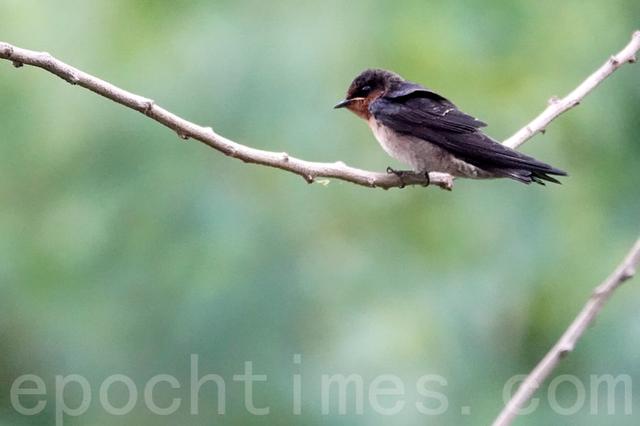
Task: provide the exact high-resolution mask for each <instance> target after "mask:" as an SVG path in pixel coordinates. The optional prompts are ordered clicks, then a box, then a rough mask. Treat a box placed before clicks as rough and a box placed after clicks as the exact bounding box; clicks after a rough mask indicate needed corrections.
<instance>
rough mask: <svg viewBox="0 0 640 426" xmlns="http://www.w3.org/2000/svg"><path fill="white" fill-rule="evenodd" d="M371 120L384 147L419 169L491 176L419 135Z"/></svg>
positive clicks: (461, 174)
mask: <svg viewBox="0 0 640 426" xmlns="http://www.w3.org/2000/svg"><path fill="white" fill-rule="evenodd" d="M368 123H369V127H370V128H371V131H372V132H373V135H374V136H375V137H376V139H377V140H378V142H379V143H380V146H382V149H384V150H385V152H386V153H387V154H389V155H390V156H391V157H393V158H395V159H396V160H398V161H400V162H401V163H404V164H406V165H408V166H410V167H411V168H412V169H413V170H414V171H416V172H444V173H449V174H452V175H454V176H462V177H471V178H479V177H488V176H485V174H486V173H485V172H484V171H483V170H481V169H479V168H477V167H475V166H474V165H472V164H469V163H467V162H465V161H462V160H459V159H457V158H455V157H454V156H453V155H451V154H450V153H449V152H447V151H445V150H444V149H442V148H440V147H438V146H437V145H435V144H432V143H430V142H427V141H425V140H423V139H420V138H416V137H412V136H406V135H401V134H398V133H396V132H394V131H393V130H391V129H389V128H388V127H386V126H381V125H378V123H377V122H376V121H375V120H374V119H373V117H372V118H370V119H369V121H368Z"/></svg>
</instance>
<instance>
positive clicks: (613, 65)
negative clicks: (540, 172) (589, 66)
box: [503, 31, 640, 148]
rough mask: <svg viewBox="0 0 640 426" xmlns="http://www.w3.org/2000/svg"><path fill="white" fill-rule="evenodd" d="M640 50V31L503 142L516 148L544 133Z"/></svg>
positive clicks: (631, 59) (634, 59)
mask: <svg viewBox="0 0 640 426" xmlns="http://www.w3.org/2000/svg"><path fill="white" fill-rule="evenodd" d="M638 50H640V31H636V32H634V33H633V35H632V36H631V41H630V42H629V44H627V45H626V46H625V47H624V49H622V50H621V51H620V52H618V53H616V54H615V55H613V56H612V57H610V58H609V59H608V60H607V62H605V63H604V64H603V65H602V66H601V67H600V68H598V69H597V70H596V72H594V73H593V74H591V75H590V76H589V77H587V79H586V80H585V81H583V82H582V83H581V84H580V85H579V86H578V87H576V88H575V89H573V91H572V92H571V93H569V94H568V95H567V96H565V97H564V98H562V99H558V98H556V97H553V98H551V99H549V106H548V107H547V108H546V109H545V110H544V111H542V113H540V115H538V116H537V117H536V118H534V119H533V121H531V122H530V123H529V124H527V125H526V126H524V127H523V128H522V129H520V130H518V131H517V132H516V133H515V134H514V135H513V136H511V137H510V138H509V139H507V140H506V141H504V142H503V143H504V144H505V145H506V146H508V147H509V148H517V147H519V146H520V145H522V144H523V143H525V142H526V141H527V140H529V139H531V138H532V137H533V136H535V135H536V134H537V133H544V131H545V129H546V128H547V126H548V125H549V123H551V122H552V121H553V120H554V119H555V118H557V117H558V116H559V115H560V114H562V113H563V112H565V111H567V110H569V109H571V108H573V107H575V106H578V105H579V104H580V102H581V101H582V99H583V98H584V97H585V96H587V94H589V92H591V91H592V90H593V89H595V88H596V87H597V86H598V85H599V84H600V83H602V81H603V80H604V79H605V78H607V77H609V76H610V75H611V74H612V73H613V72H614V71H615V70H617V69H618V68H620V67H621V66H622V65H624V64H627V63H634V62H635V61H636V53H637V52H638Z"/></svg>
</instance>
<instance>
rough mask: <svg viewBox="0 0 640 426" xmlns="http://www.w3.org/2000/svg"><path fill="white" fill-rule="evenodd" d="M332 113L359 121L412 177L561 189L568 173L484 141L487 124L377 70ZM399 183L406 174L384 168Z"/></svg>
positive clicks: (357, 83) (352, 88) (355, 82)
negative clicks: (436, 175) (345, 113)
mask: <svg viewBox="0 0 640 426" xmlns="http://www.w3.org/2000/svg"><path fill="white" fill-rule="evenodd" d="M334 108H347V109H348V110H350V111H351V112H353V113H355V114H356V115H357V116H358V117H360V118H362V119H364V120H365V121H366V122H367V123H368V124H369V127H370V128H371V131H372V132H373V135H374V136H375V138H376V139H377V140H378V142H379V143H380V145H381V146H382V148H383V149H384V151H385V152H386V153H387V154H389V155H390V156H391V157H393V158H395V159H396V160H398V161H400V162H401V163H404V164H406V165H409V166H410V167H411V168H412V169H413V170H412V171H413V172H417V173H424V174H425V176H427V178H428V176H429V174H428V173H429V172H444V173H449V174H451V175H453V176H456V177H464V178H472V179H491V178H511V179H514V180H516V181H519V182H522V183H525V184H530V183H532V182H535V183H538V184H541V185H544V184H545V181H547V182H553V183H560V182H559V181H558V180H557V179H555V178H553V177H552V175H555V176H566V175H567V173H566V172H564V171H562V170H560V169H557V168H555V167H552V166H550V165H549V164H546V163H543V162H541V161H538V160H536V159H535V158H532V157H529V156H527V155H524V154H522V153H520V152H518V151H515V150H513V149H511V148H508V147H506V146H504V145H502V144H501V143H499V142H497V141H495V140H494V139H492V138H490V137H489V136H487V135H485V134H484V133H483V132H482V131H481V130H480V129H481V128H482V127H485V126H486V123H484V122H482V121H480V120H478V119H477V118H474V117H472V116H470V115H467V114H465V113H464V112H462V111H460V110H459V109H458V108H457V107H456V106H455V105H454V104H453V103H452V102H451V101H450V100H448V99H447V98H445V97H443V96H442V95H439V94H438V93H436V92H434V91H433V90H430V89H427V88H426V87H423V86H421V85H419V84H417V83H413V82H410V81H407V80H405V79H404V78H402V77H400V76H399V75H398V74H396V73H394V72H391V71H387V70H382V69H368V70H365V71H363V72H362V73H360V75H358V76H357V77H356V78H355V79H354V80H353V82H352V83H351V85H350V86H349V89H348V91H347V96H346V98H345V99H344V100H342V101H340V102H339V103H338V104H337V105H335V107H334ZM387 171H388V172H389V173H394V174H396V175H398V177H400V178H401V179H402V174H403V173H406V172H407V171H400V170H394V169H392V168H390V167H389V168H387Z"/></svg>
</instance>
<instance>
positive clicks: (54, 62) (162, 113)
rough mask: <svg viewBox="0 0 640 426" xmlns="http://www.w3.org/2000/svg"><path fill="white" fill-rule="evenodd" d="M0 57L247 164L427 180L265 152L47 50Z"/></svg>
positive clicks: (7, 49)
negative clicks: (42, 71) (35, 69)
mask: <svg viewBox="0 0 640 426" xmlns="http://www.w3.org/2000/svg"><path fill="white" fill-rule="evenodd" d="M0 58H3V59H7V60H10V61H12V62H13V64H14V65H15V66H16V67H21V66H22V65H23V64H27V65H33V66H35V67H39V68H42V69H45V70H47V71H49V72H51V73H53V74H55V75H57V76H58V77H60V78H62V79H63V80H65V81H67V82H69V83H71V84H73V85H78V86H81V87H84V88H85V89H89V90H91V91H92V92H95V93H97V94H99V95H101V96H104V97H105V98H107V99H111V100H112V101H114V102H117V103H119V104H122V105H124V106H126V107H129V108H131V109H134V110H136V111H139V112H141V113H143V114H145V115H146V116H148V117H150V118H152V119H153V120H155V121H157V122H159V123H161V124H163V125H165V126H167V127H169V128H170V129H172V130H173V131H175V132H176V133H177V134H178V136H179V137H181V138H182V139H189V138H193V139H196V140H198V141H200V142H202V143H204V144H205V145H208V146H210V147H211V148H214V149H216V150H218V151H220V152H222V153H223V154H225V155H228V156H229V157H233V158H238V159H240V160H242V161H244V162H245V163H254V164H261V165H264V166H269V167H275V168H278V169H282V170H286V171H289V172H292V173H295V174H297V175H299V176H302V177H303V178H304V179H305V180H306V181H307V182H308V183H312V182H315V181H316V180H318V178H336V179H341V180H344V181H347V182H352V183H355V184H358V185H362V186H367V187H371V188H383V189H388V188H393V187H401V186H403V185H404V184H406V185H425V184H427V182H428V181H427V180H426V178H425V176H423V175H421V174H417V173H416V174H411V173H408V174H406V175H403V177H402V180H400V178H399V177H398V176H396V175H394V174H390V173H376V172H370V171H366V170H362V169H357V168H354V167H349V166H347V165H345V164H344V163H342V162H340V161H336V162H333V163H316V162H311V161H305V160H301V159H298V158H295V157H292V156H290V155H288V154H287V153H284V152H272V151H264V150H260V149H255V148H251V147H248V146H245V145H241V144H239V143H237V142H234V141H232V140H229V139H227V138H225V137H223V136H220V135H218V134H217V133H216V132H214V131H213V129H211V128H210V127H202V126H199V125H197V124H194V123H192V122H190V121H187V120H185V119H183V118H181V117H179V116H177V115H175V114H173V113H171V112H169V111H167V110H166V109H164V108H161V107H160V106H158V105H157V104H156V103H155V102H154V101H153V100H151V99H148V98H145V97H142V96H139V95H136V94H134V93H131V92H128V91H126V90H123V89H121V88H119V87H116V86H114V85H113V84H111V83H108V82H106V81H104V80H101V79H99V78H97V77H94V76H92V75H90V74H87V73H85V72H83V71H80V70H79V69H77V68H74V67H72V66H71V65H68V64H66V63H64V62H62V61H60V60H58V59H56V58H54V57H53V56H51V55H50V54H49V53H46V52H34V51H31V50H26V49H21V48H18V47H15V46H11V45H10V44H7V43H3V42H0ZM429 181H430V183H431V184H432V185H437V186H439V187H441V188H443V189H451V188H452V187H453V177H452V176H450V175H448V174H446V173H430V174H429Z"/></svg>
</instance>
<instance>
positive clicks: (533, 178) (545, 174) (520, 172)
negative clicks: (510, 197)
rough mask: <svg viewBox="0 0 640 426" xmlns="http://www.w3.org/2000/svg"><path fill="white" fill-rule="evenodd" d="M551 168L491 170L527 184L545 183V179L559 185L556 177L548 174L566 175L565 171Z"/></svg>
mask: <svg viewBox="0 0 640 426" xmlns="http://www.w3.org/2000/svg"><path fill="white" fill-rule="evenodd" d="M551 169H552V170H549V171H547V170H545V171H541V170H526V169H498V170H493V172H494V173H496V174H498V175H500V176H504V177H508V178H511V179H513V180H517V181H518V182H522V183H525V184H527V185H528V184H530V183H537V184H539V185H545V181H546V182H552V183H557V184H559V185H561V184H562V183H561V182H560V181H559V180H558V179H556V178H554V177H552V176H549V175H550V174H553V175H557V176H567V173H566V172H564V171H562V170H559V169H554V168H551Z"/></svg>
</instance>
